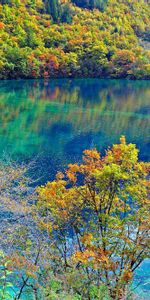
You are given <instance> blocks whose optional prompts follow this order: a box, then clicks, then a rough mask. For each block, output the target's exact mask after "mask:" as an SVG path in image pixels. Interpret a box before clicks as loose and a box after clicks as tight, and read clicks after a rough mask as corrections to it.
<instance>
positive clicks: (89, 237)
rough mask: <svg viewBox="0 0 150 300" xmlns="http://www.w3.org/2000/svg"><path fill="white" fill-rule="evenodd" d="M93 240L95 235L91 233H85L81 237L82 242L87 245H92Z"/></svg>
mask: <svg viewBox="0 0 150 300" xmlns="http://www.w3.org/2000/svg"><path fill="white" fill-rule="evenodd" d="M92 240H93V235H92V234H91V233H87V234H85V235H84V236H83V237H82V238H81V242H82V243H83V244H84V245H85V246H87V245H90V244H91V242H92Z"/></svg>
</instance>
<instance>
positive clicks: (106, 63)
mask: <svg viewBox="0 0 150 300" xmlns="http://www.w3.org/2000/svg"><path fill="white" fill-rule="evenodd" d="M0 35H1V37H0V78H1V79H5V78H40V77H45V78H49V77H109V78H132V79H150V3H149V0H147V1H144V0H126V1H124V0H72V1H70V0H44V1H42V0H1V1H0Z"/></svg>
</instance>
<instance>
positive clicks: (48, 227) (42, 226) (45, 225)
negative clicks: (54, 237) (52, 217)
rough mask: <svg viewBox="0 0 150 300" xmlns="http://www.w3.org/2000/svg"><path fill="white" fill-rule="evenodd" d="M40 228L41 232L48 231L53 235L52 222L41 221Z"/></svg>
mask: <svg viewBox="0 0 150 300" xmlns="http://www.w3.org/2000/svg"><path fill="white" fill-rule="evenodd" d="M39 228H40V229H41V230H46V231H47V232H48V233H51V232H52V230H53V224H52V222H44V221H42V220H40V222H39Z"/></svg>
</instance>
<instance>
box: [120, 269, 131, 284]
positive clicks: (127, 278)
mask: <svg viewBox="0 0 150 300" xmlns="http://www.w3.org/2000/svg"><path fill="white" fill-rule="evenodd" d="M132 277H133V273H132V271H131V270H125V271H124V273H123V276H122V278H121V280H122V281H124V282H125V283H128V282H129V281H131V280H132Z"/></svg>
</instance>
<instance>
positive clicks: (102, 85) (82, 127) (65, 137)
mask: <svg viewBox="0 0 150 300" xmlns="http://www.w3.org/2000/svg"><path fill="white" fill-rule="evenodd" d="M0 85H1V96H0V106H1V109H0V111H1V113H0V114H1V116H0V117H1V129H0V134H1V138H2V143H1V151H2V150H3V149H6V148H8V149H10V151H11V152H13V153H15V154H19V155H20V154H24V155H26V154H27V153H28V154H29V156H30V155H33V154H37V153H39V152H41V151H47V152H48V153H51V154H52V155H56V154H58V155H59V154H60V155H63V154H66V155H74V156H76V157H77V156H80V153H81V151H82V150H83V146H84V147H85V148H86V147H92V146H97V147H99V148H100V149H102V148H104V147H106V146H107V145H109V144H111V143H114V142H117V141H118V138H119V136H120V135H121V134H125V135H126V136H127V138H128V140H129V141H132V142H136V143H137V144H138V146H139V148H141V147H142V148H141V149H142V152H143V156H144V157H145V159H147V155H148V154H147V153H148V152H147V147H148V133H149V119H148V107H149V99H150V84H149V82H148V81H136V82H133V81H123V80H111V81H109V80H98V79H84V80H82V79H80V80H79V79H76V80H52V81H47V82H44V81H43V80H35V81H33V80H28V81H23V80H19V81H3V82H1V83H0ZM71 149H72V150H71Z"/></svg>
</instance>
